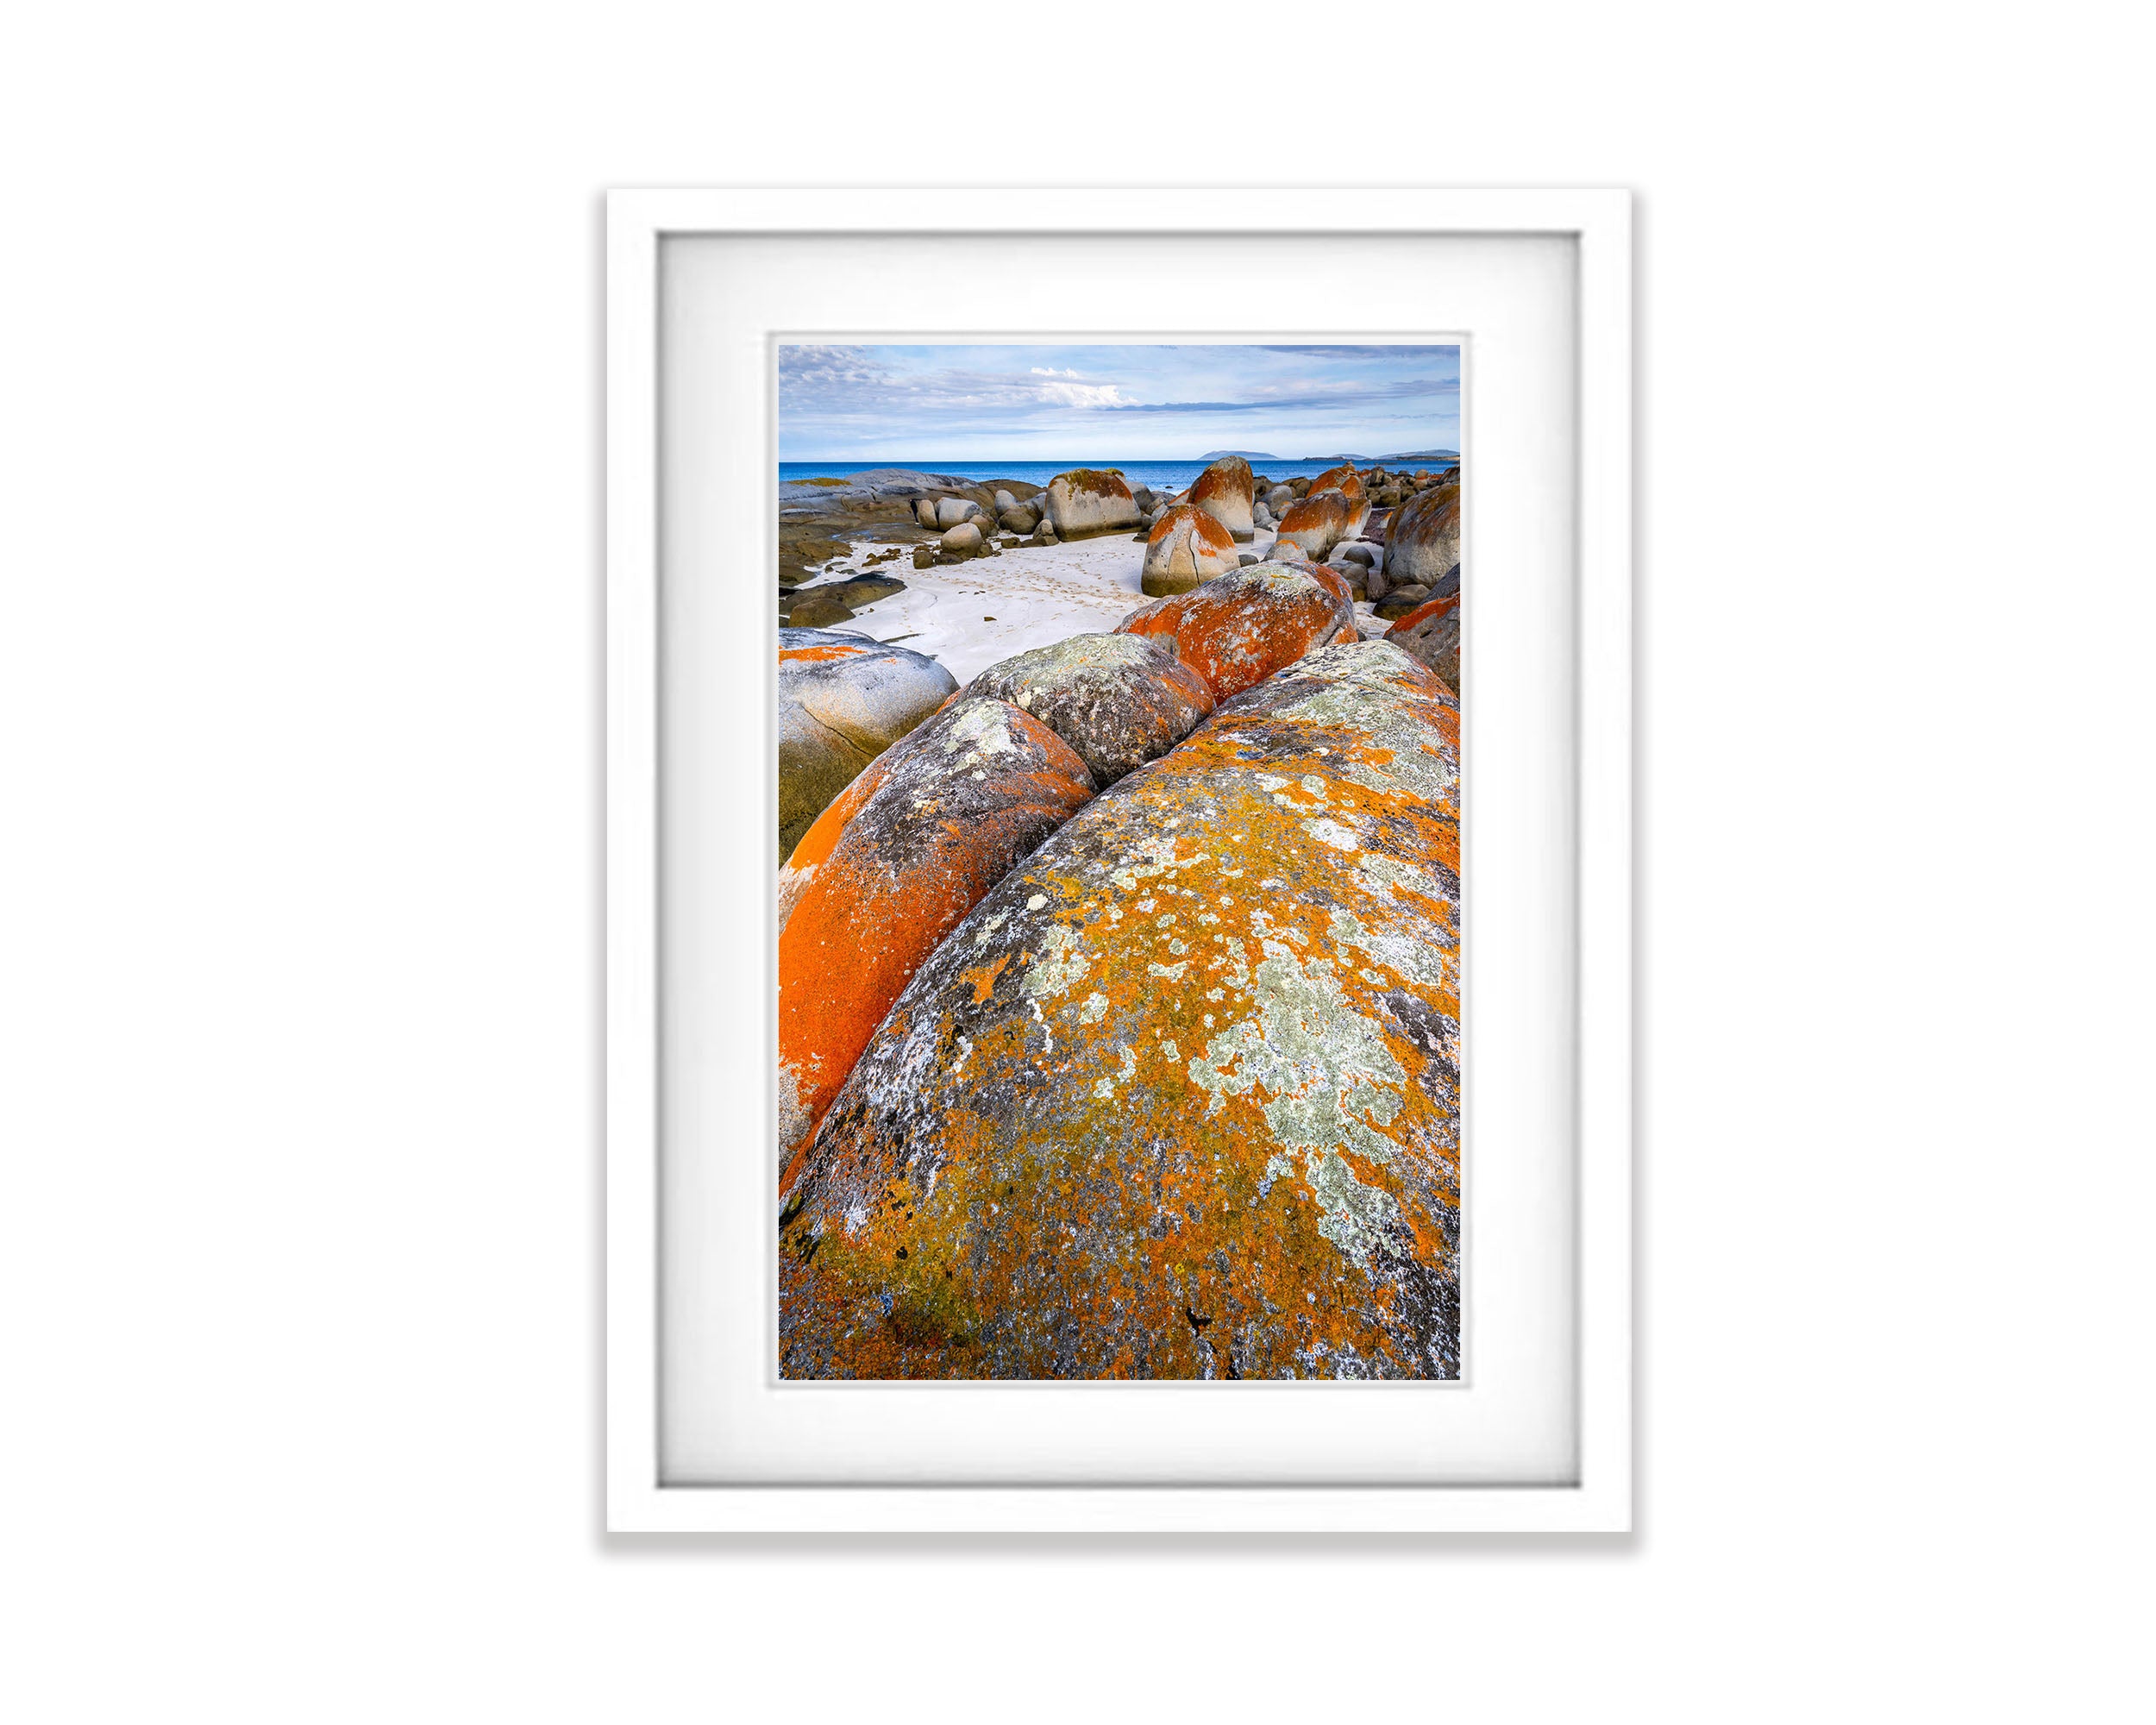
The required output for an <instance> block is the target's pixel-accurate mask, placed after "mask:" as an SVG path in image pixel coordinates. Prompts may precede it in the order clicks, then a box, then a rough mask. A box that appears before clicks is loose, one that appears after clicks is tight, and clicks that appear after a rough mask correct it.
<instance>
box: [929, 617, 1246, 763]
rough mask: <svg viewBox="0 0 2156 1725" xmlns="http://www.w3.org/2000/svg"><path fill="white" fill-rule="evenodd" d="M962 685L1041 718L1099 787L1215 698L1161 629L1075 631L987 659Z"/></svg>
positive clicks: (1174, 734) (1178, 731)
mask: <svg viewBox="0 0 2156 1725" xmlns="http://www.w3.org/2000/svg"><path fill="white" fill-rule="evenodd" d="M966 693H967V694H968V696H990V697H993V698H994V699H998V700H1005V701H1008V702H1010V703H1011V705H1012V706H1015V707H1018V708H1019V709H1020V710H1021V711H1023V712H1028V713H1031V715H1032V716H1033V717H1034V718H1037V719H1039V720H1041V721H1042V722H1043V723H1044V724H1046V725H1047V726H1048V728H1049V729H1050V730H1051V731H1054V732H1055V733H1056V735H1057V736H1058V737H1062V739H1063V741H1064V742H1066V743H1069V745H1070V746H1071V748H1072V749H1073V750H1075V751H1076V753H1077V756H1078V758H1079V759H1080V760H1081V761H1083V762H1085V763H1086V768H1087V771H1089V772H1090V773H1091V774H1092V775H1093V781H1094V785H1095V786H1097V787H1100V788H1102V789H1106V787H1108V786H1110V785H1112V784H1113V783H1114V782H1115V781H1117V780H1118V779H1120V778H1122V777H1123V776H1124V775H1125V774H1126V773H1129V772H1131V771H1132V770H1134V769H1135V768H1138V767H1142V766H1144V764H1145V762H1148V761H1150V760H1153V759H1154V758H1155V757H1156V756H1161V755H1164V754H1166V753H1167V752H1168V751H1169V750H1170V749H1172V748H1174V747H1175V745H1176V744H1177V743H1180V742H1181V741H1182V740H1183V738H1184V737H1187V736H1188V735H1189V734H1190V731H1191V729H1192V727H1193V726H1194V725H1195V724H1198V722H1199V721H1200V719H1202V718H1205V717H1206V714H1207V713H1209V712H1212V711H1213V691H1212V689H1211V688H1210V687H1208V686H1207V685H1206V680H1205V679H1204V678H1203V677H1201V676H1200V675H1199V674H1198V673H1197V672H1195V671H1194V670H1193V669H1192V668H1190V667H1189V666H1188V665H1186V664H1184V663H1183V662H1182V661H1181V658H1180V657H1178V656H1177V651H1176V646H1175V639H1174V637H1171V636H1160V635H1073V636H1071V637H1069V638H1067V639H1065V640H1062V641H1058V642H1056V643H1054V644H1053V645H1052V646H1048V647H1036V648H1034V649H1032V650H1031V652H1026V653H1020V654H1018V655H1015V656H1013V657H1012V658H1008V659H1006V660H1004V661H1003V662H1001V663H1000V664H995V665H991V666H989V667H988V668H987V670H985V671H983V672H982V673H981V674H980V675H979V676H977V677H975V679H974V680H973V681H972V682H970V683H968V685H967V686H966Z"/></svg>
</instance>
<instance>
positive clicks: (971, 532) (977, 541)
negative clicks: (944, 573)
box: [943, 521, 987, 557]
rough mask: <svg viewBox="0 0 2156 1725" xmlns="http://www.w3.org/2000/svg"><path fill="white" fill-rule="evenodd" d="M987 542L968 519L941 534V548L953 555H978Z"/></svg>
mask: <svg viewBox="0 0 2156 1725" xmlns="http://www.w3.org/2000/svg"><path fill="white" fill-rule="evenodd" d="M986 544H987V540H985V539H984V538H982V536H981V530H980V529H979V528H978V527H976V526H975V525H974V524H973V523H972V522H970V521H962V522H960V523H959V524H958V525H957V526H956V527H953V528H951V529H950V530H948V531H946V532H945V533H944V535H943V549H944V550H945V551H946V552H947V553H949V554H950V555H951V556H954V557H978V556H979V555H981V548H982V547H983V546H984V545H986Z"/></svg>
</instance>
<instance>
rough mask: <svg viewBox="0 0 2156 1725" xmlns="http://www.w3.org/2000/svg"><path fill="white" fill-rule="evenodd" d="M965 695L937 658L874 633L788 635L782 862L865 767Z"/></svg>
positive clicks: (783, 652) (783, 648)
mask: <svg viewBox="0 0 2156 1725" xmlns="http://www.w3.org/2000/svg"><path fill="white" fill-rule="evenodd" d="M957 690H958V680H957V679H956V678H955V677H953V676H952V675H951V674H950V672H949V671H946V670H945V669H944V668H943V667H942V666H941V665H939V664H937V662H936V661H935V660H933V659H931V658H928V657H926V656H924V655H922V654H919V653H914V652H911V651H909V650H907V649H906V648H904V647H887V646H885V645H883V644H882V643H881V642H876V641H871V640H870V639H868V637H867V636H865V635H850V634H846V633H843V632H840V631H837V630H824V629H781V630H780V631H779V860H780V862H785V861H786V860H787V856H789V855H791V854H792V852H793V848H794V846H795V845H796V844H799V841H800V838H801V835H802V834H803V833H805V832H806V831H808V829H809V827H810V826H811V825H812V824H813V823H814V822H815V820H816V819H817V817H818V815H820V814H822V813H823V812H824V810H825V809H826V808H827V807H829V806H830V802H831V800H832V799H833V798H835V797H837V795H838V793H840V792H841V791H843V790H844V789H845V788H846V787H847V786H848V785H849V784H851V783H852V782H853V781H854V780H855V779H856V778H857V777H858V776H859V775H860V774H861V771H862V768H865V767H867V766H868V763H869V762H872V761H874V759H875V758H876V757H877V756H879V755H881V754H882V753H883V751H884V750H887V749H888V748H889V747H890V746H891V745H892V744H893V743H896V742H897V741H898V740H899V738H900V737H904V736H906V734H907V733H908V732H910V731H912V730H913V729H914V727H915V726H917V725H918V724H921V723H922V722H923V721H924V720H925V719H927V718H929V717H930V716H931V715H932V714H933V713H934V712H935V711H936V709H937V707H939V706H942V705H943V703H944V702H945V701H946V700H948V699H950V697H951V696H952V695H953V694H955V693H957Z"/></svg>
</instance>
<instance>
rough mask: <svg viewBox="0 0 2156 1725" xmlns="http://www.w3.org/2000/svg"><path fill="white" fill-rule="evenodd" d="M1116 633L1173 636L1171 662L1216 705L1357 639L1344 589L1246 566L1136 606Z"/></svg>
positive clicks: (1301, 572) (1309, 576)
mask: <svg viewBox="0 0 2156 1725" xmlns="http://www.w3.org/2000/svg"><path fill="white" fill-rule="evenodd" d="M1328 573H1329V572H1328ZM1116 633H1118V634H1119V635H1167V636H1172V637H1175V645H1176V649H1177V653H1178V655H1179V656H1180V657H1181V660H1182V662H1183V663H1185V664H1186V665H1188V666H1189V667H1190V668H1191V669H1193V670H1194V671H1195V672H1197V673H1198V674H1199V675H1200V676H1201V677H1203V678H1204V679H1205V680H1206V687H1209V688H1210V689H1211V690H1212V691H1213V699H1215V700H1226V699H1229V698H1230V697H1231V696H1233V695H1239V694H1241V693H1243V691H1244V690H1245V689H1247V688H1249V687H1250V685H1251V684H1253V683H1257V682H1262V681H1263V680H1264V679H1265V678H1267V677H1269V676H1271V675H1272V674H1273V673H1274V672H1275V671H1277V670H1278V669H1280V668H1281V667H1282V665H1291V664H1293V663H1294V662H1295V661H1296V660H1298V659H1300V658H1301V657H1302V656H1303V655H1305V654H1307V653H1312V652H1315V651H1316V650H1317V649H1319V648H1320V647H1323V646H1326V645H1327V644H1328V643H1332V642H1333V641H1338V640H1346V641H1353V640H1357V639H1358V638H1359V637H1358V635H1357V630H1356V626H1355V606H1354V605H1353V603H1352V601H1351V600H1350V599H1349V598H1348V597H1347V587H1346V584H1345V583H1344V582H1343V581H1342V580H1340V579H1339V577H1338V576H1337V575H1332V576H1331V578H1330V579H1329V580H1328V579H1326V576H1324V575H1321V574H1319V572H1318V571H1317V570H1315V569H1313V568H1288V566H1287V565H1286V564H1284V563H1257V564H1253V565H1252V566H1251V567H1250V568H1247V569H1238V570H1237V571H1236V572H1235V573H1234V574H1229V575H1222V576H1221V577H1220V578H1219V580H1211V581H1207V582H1206V584H1205V585H1204V586H1201V587H1196V588H1194V589H1193V590H1192V591H1190V592H1189V593H1183V594H1181V595H1179V596H1178V597H1176V598H1174V599H1156V600H1154V601H1153V603H1152V604H1150V605H1140V606H1139V607H1138V609H1137V610H1136V611H1134V612H1131V614H1130V615H1129V616H1128V617H1126V618H1124V619H1123V621H1122V622H1120V623H1119V624H1117V625H1116Z"/></svg>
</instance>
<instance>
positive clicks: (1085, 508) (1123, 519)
mask: <svg viewBox="0 0 2156 1725" xmlns="http://www.w3.org/2000/svg"><path fill="white" fill-rule="evenodd" d="M1048 519H1049V524H1050V525H1051V526H1052V527H1054V528H1055V530H1056V537H1057V538H1059V539H1083V538H1086V537H1088V536H1091V535H1093V534H1095V533H1114V532H1118V531H1121V532H1125V533H1127V532H1129V531H1130V530H1131V529H1132V528H1133V527H1135V526H1137V525H1138V499H1136V498H1134V497H1132V496H1131V488H1130V486H1127V485H1125V484H1124V482H1123V475H1122V474H1112V473H1108V472H1106V471H1105V470H1104V469H1102V468H1099V467H1074V468H1072V469H1071V470H1070V471H1069V473H1067V474H1056V477H1055V478H1054V479H1052V480H1050V481H1049V482H1048Z"/></svg>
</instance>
